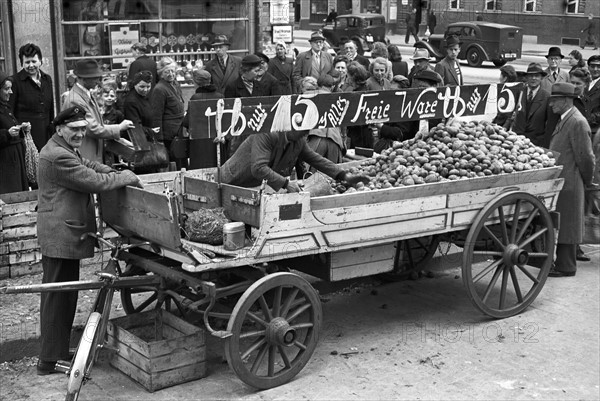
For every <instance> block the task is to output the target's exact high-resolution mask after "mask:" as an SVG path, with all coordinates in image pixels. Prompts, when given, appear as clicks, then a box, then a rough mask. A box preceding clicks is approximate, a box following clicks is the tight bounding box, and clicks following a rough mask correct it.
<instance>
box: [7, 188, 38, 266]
mask: <svg viewBox="0 0 600 401" xmlns="http://www.w3.org/2000/svg"><path fill="white" fill-rule="evenodd" d="M36 207H37V191H25V192H14V193H9V194H2V195H0V278H9V277H10V278H14V277H19V276H23V275H26V274H35V273H39V272H41V271H42V264H41V260H42V255H41V253H40V247H39V245H38V242H37V211H36Z"/></svg>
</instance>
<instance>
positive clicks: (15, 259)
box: [8, 250, 42, 265]
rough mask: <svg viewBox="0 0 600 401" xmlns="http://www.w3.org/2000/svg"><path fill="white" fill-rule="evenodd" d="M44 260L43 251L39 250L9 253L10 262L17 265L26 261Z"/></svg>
mask: <svg viewBox="0 0 600 401" xmlns="http://www.w3.org/2000/svg"><path fill="white" fill-rule="evenodd" d="M41 260H42V253H41V252H40V251H39V250H34V251H29V252H17V253H11V254H9V255H8V263H9V264H11V265H16V264H19V263H25V262H34V263H35V262H39V261H41Z"/></svg>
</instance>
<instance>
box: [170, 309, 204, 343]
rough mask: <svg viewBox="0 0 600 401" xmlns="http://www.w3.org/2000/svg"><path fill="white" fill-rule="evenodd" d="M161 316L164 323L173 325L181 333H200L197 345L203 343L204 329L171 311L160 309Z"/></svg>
mask: <svg viewBox="0 0 600 401" xmlns="http://www.w3.org/2000/svg"><path fill="white" fill-rule="evenodd" d="M161 318H162V321H163V322H164V323H165V324H166V325H169V326H171V327H173V328H174V329H176V330H178V331H179V332H181V333H183V334H197V333H200V334H201V337H202V339H201V343H200V344H198V345H204V330H203V329H201V328H200V327H197V326H194V325H193V324H191V323H188V322H186V321H185V320H183V319H180V318H178V317H177V316H175V315H173V314H172V313H168V312H163V311H162V310H161Z"/></svg>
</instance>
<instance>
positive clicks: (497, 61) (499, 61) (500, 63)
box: [492, 60, 506, 67]
mask: <svg viewBox="0 0 600 401" xmlns="http://www.w3.org/2000/svg"><path fill="white" fill-rule="evenodd" d="M492 63H494V65H495V66H496V67H502V66H503V65H504V64H506V60H492Z"/></svg>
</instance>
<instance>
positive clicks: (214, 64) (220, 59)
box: [204, 35, 242, 93]
mask: <svg viewBox="0 0 600 401" xmlns="http://www.w3.org/2000/svg"><path fill="white" fill-rule="evenodd" d="M230 46H231V44H230V43H229V40H228V39H227V36H225V35H217V37H216V38H215V41H214V43H213V48H214V49H215V54H216V56H217V57H215V58H214V59H212V60H210V61H209V62H208V63H206V65H205V66H204V69H205V70H206V71H208V72H209V73H210V76H211V80H212V83H213V85H214V86H215V87H216V88H217V92H220V93H225V88H226V87H227V85H229V84H230V83H231V82H233V81H235V80H236V79H237V77H238V76H239V69H240V65H241V63H242V59H241V58H239V57H238V56H234V55H232V54H228V53H227V52H228V51H229V47H230Z"/></svg>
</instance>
